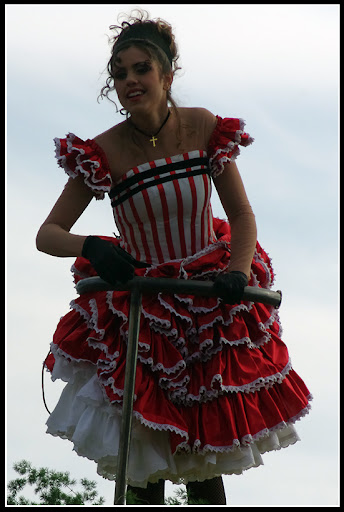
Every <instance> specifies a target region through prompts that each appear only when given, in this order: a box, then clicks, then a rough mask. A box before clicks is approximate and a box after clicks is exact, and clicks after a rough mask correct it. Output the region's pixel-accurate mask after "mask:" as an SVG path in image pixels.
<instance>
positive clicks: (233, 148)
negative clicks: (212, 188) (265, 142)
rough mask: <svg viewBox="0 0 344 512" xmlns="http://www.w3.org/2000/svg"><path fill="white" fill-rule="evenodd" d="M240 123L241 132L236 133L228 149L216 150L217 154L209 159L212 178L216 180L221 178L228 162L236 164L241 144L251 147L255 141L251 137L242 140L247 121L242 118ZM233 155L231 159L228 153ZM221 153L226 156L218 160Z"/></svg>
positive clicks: (229, 142)
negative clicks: (218, 177)
mask: <svg viewBox="0 0 344 512" xmlns="http://www.w3.org/2000/svg"><path fill="white" fill-rule="evenodd" d="M239 123H240V130H236V132H235V140H234V141H233V140H229V141H228V143H227V145H226V147H224V148H219V149H217V150H216V152H215V154H214V155H213V156H212V157H211V158H209V167H210V168H211V170H212V173H211V175H212V177H213V178H216V177H217V176H219V175H220V174H221V173H222V172H223V169H224V166H225V164H226V163H227V162H234V160H236V159H237V157H238V156H239V155H240V148H239V144H241V145H242V146H245V147H246V146H249V145H250V144H252V142H253V141H254V138H253V137H251V136H248V138H247V139H245V140H243V139H242V134H243V133H244V127H245V124H246V123H245V121H244V120H243V119H241V118H239ZM231 152H232V155H231V156H230V157H229V156H228V153H231ZM221 153H225V155H224V156H223V157H222V158H217V157H218V156H219V155H221Z"/></svg>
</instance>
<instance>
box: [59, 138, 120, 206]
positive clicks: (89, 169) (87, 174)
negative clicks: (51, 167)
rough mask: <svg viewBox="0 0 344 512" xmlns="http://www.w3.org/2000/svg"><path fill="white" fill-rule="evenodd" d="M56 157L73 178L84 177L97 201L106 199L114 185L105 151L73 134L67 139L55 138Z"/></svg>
mask: <svg viewBox="0 0 344 512" xmlns="http://www.w3.org/2000/svg"><path fill="white" fill-rule="evenodd" d="M54 142H55V156H56V158H57V161H58V164H59V166H60V167H62V168H63V169H64V170H65V172H66V173H67V174H68V176H70V177H71V178H76V177H77V176H82V177H83V179H84V182H85V184H86V185H87V186H88V187H90V188H91V189H92V192H93V193H94V195H95V198H96V199H104V195H105V192H109V191H110V189H111V185H112V180H111V174H110V169H109V166H108V163H107V160H106V157H105V154H104V152H103V150H102V149H101V148H100V147H99V146H98V144H97V143H96V142H95V141H94V140H92V139H87V140H86V141H83V140H82V139H80V138H79V137H77V136H76V135H74V134H73V133H68V134H67V136H66V138H64V139H59V138H55V139H54Z"/></svg>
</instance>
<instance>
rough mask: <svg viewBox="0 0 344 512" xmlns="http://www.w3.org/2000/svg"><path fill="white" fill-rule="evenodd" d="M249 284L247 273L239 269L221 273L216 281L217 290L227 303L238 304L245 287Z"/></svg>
mask: <svg viewBox="0 0 344 512" xmlns="http://www.w3.org/2000/svg"><path fill="white" fill-rule="evenodd" d="M247 285H248V279H247V276H246V274H244V273H243V272H239V271H238V270H233V272H226V273H224V274H219V275H218V276H217V278H216V279H215V281H214V288H215V290H216V291H217V292H218V294H219V297H221V299H223V300H224V301H225V302H226V303H227V304H238V303H239V302H240V301H241V300H242V297H243V295H244V288H245V286H247Z"/></svg>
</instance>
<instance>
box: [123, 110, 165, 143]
mask: <svg viewBox="0 0 344 512" xmlns="http://www.w3.org/2000/svg"><path fill="white" fill-rule="evenodd" d="M169 117H170V111H168V114H167V116H166V118H165V121H164V122H163V123H162V125H161V126H160V128H159V130H158V131H157V132H156V133H155V134H154V135H147V133H145V132H143V131H142V130H140V128H138V127H137V126H136V125H135V124H134V123H133V122H132V120H131V117H129V121H130V122H131V124H132V125H133V127H134V128H135V130H137V131H138V132H140V133H142V135H145V136H146V137H151V139H149V142H151V143H152V144H153V147H154V148H155V146H156V144H155V143H156V141H157V140H158V139H157V137H156V136H157V135H158V133H159V132H160V131H161V130H162V128H163V127H164V126H165V124H166V123H167V120H168V118H169Z"/></svg>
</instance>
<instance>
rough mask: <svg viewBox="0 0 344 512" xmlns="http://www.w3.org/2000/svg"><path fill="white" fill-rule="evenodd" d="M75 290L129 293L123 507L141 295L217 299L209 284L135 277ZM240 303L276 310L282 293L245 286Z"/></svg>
mask: <svg viewBox="0 0 344 512" xmlns="http://www.w3.org/2000/svg"><path fill="white" fill-rule="evenodd" d="M76 290H77V292H78V293H79V294H83V293H89V292H96V291H106V290H118V291H125V290H129V291H131V297H130V311H129V331H128V345H127V357H126V367H125V380H124V392H123V409H122V421H121V430H120V439H119V441H120V442H119V450H118V460H117V477H116V488H115V500H114V504H115V505H125V495H126V486H127V469H128V461H129V448H130V437H131V424H132V411H133V403H134V390H135V376H136V363H137V352H138V338H139V329H140V315H141V301H142V292H143V291H144V292H147V293H149V292H159V291H164V292H168V293H182V294H183V293H185V294H191V295H203V296H205V297H214V296H217V293H216V291H215V290H214V288H213V282H211V281H196V280H192V279H190V280H183V279H169V278H149V277H135V278H133V279H132V280H130V281H128V282H127V283H125V284H122V285H120V284H119V285H116V286H113V285H111V284H109V283H107V282H106V281H104V280H103V279H101V278H100V277H89V278H85V279H82V280H81V281H79V282H78V283H77V285H76ZM243 300H248V301H253V302H262V303H264V304H270V305H272V306H275V308H279V306H280V304H281V300H282V293H281V292H280V291H277V292H274V291H272V290H267V289H265V288H259V287H255V286H246V288H245V292H244V297H243Z"/></svg>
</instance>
